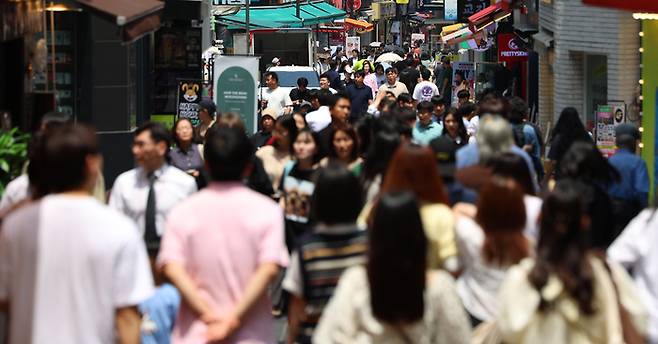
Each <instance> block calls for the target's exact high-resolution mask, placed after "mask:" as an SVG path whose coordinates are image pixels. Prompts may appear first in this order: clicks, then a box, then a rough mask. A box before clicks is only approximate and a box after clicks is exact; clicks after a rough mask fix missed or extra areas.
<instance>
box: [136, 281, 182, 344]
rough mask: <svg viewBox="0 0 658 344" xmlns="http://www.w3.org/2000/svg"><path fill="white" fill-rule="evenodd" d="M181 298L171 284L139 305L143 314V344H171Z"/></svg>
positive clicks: (166, 284)
mask: <svg viewBox="0 0 658 344" xmlns="http://www.w3.org/2000/svg"><path fill="white" fill-rule="evenodd" d="M180 302H181V297H180V294H179V293H178V290H177V289H176V288H175V287H174V286H173V285H171V284H168V283H165V284H163V285H161V286H160V287H159V288H158V289H157V290H156V291H155V293H154V294H153V296H151V297H150V298H149V299H148V300H146V301H144V302H142V303H141V304H140V305H139V311H140V313H142V331H141V332H142V334H141V337H142V341H141V342H142V344H164V343H169V342H171V331H172V330H173V328H174V321H175V320H176V314H177V313H178V306H179V305H180Z"/></svg>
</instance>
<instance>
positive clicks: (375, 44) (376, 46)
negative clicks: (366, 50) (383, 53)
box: [369, 42, 382, 48]
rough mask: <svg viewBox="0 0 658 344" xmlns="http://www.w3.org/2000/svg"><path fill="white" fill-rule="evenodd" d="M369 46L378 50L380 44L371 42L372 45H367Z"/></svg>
mask: <svg viewBox="0 0 658 344" xmlns="http://www.w3.org/2000/svg"><path fill="white" fill-rule="evenodd" d="M369 46H371V47H373V48H379V47H381V46H382V42H372V43H370V44H369Z"/></svg>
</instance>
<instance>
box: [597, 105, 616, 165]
mask: <svg viewBox="0 0 658 344" xmlns="http://www.w3.org/2000/svg"><path fill="white" fill-rule="evenodd" d="M596 147H598V148H599V150H600V151H601V153H603V155H605V156H606V157H610V156H611V155H612V154H614V153H615V119H614V115H613V113H612V106H610V105H599V106H598V107H597V109H596Z"/></svg>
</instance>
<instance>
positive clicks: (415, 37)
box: [411, 33, 425, 47]
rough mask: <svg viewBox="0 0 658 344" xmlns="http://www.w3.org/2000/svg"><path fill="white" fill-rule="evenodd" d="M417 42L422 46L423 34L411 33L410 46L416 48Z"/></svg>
mask: <svg viewBox="0 0 658 344" xmlns="http://www.w3.org/2000/svg"><path fill="white" fill-rule="evenodd" d="M418 41H422V42H423V44H424V43H425V34H424V33H412V34H411V46H412V47H416V46H418Z"/></svg>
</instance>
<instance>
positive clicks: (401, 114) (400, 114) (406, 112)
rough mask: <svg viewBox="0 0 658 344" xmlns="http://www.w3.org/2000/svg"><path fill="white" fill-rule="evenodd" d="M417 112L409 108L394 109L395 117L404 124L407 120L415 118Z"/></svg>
mask: <svg viewBox="0 0 658 344" xmlns="http://www.w3.org/2000/svg"><path fill="white" fill-rule="evenodd" d="M416 116H417V113H416V111H414V110H411V109H407V108H404V109H398V110H397V111H396V117H397V118H398V119H399V120H400V121H402V122H403V124H405V125H406V123H407V122H409V121H413V120H415V119H416Z"/></svg>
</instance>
